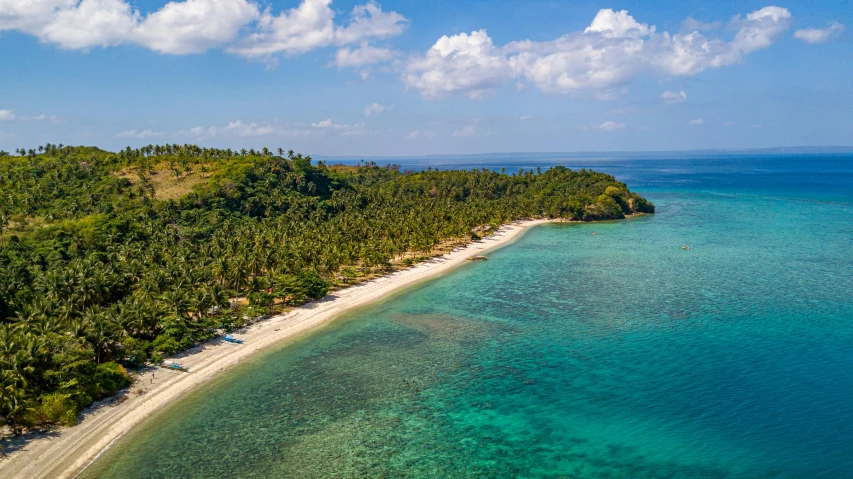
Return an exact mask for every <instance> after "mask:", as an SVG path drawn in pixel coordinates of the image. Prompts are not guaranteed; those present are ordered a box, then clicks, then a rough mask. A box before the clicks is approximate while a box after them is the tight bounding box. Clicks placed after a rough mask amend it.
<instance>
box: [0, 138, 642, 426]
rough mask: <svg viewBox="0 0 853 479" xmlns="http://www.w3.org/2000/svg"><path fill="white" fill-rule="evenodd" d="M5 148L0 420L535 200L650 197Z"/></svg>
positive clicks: (609, 210)
mask: <svg viewBox="0 0 853 479" xmlns="http://www.w3.org/2000/svg"><path fill="white" fill-rule="evenodd" d="M3 153H4V154H0V421H2V422H3V423H4V424H6V425H7V426H9V427H10V428H11V430H12V431H13V432H14V433H15V434H19V433H21V432H22V431H24V430H26V429H28V428H34V427H46V426H51V425H73V424H75V423H76V421H77V416H78V414H79V413H80V412H81V411H82V409H83V408H85V407H86V406H87V405H89V404H91V403H92V402H93V401H97V400H99V399H101V398H104V397H108V396H111V395H114V394H115V393H116V392H118V391H119V390H120V389H122V388H125V387H127V386H128V385H129V384H130V382H131V379H130V377H129V375H128V373H127V369H128V368H134V367H139V366H141V365H144V364H152V363H154V364H156V363H157V362H159V361H162V358H163V357H165V356H169V355H171V354H173V353H175V352H176V351H179V350H182V349H185V348H188V347H191V346H193V345H195V344H198V343H199V342H203V341H206V340H209V339H211V338H214V337H217V336H221V335H223V334H225V333H226V332H228V331H231V330H234V329H235V328H239V327H241V326H243V325H244V324H245V323H246V322H247V321H251V320H253V318H259V317H264V316H266V315H268V314H271V313H273V312H276V311H281V310H283V309H285V308H288V307H293V306H297V305H299V304H301V303H303V302H305V301H310V300H312V299H318V298H322V297H323V296H325V295H326V294H327V293H328V292H329V290H330V289H333V288H337V287H343V286H346V285H348V284H352V283H354V282H358V281H361V280H364V279H367V278H370V277H373V276H375V275H378V274H383V273H384V272H387V271H390V270H391V269H392V268H401V267H406V266H410V265H412V264H414V263H416V262H418V261H421V260H423V259H425V258H427V257H430V256H431V255H435V254H438V253H440V252H442V251H446V249H442V248H446V247H447V246H448V245H452V244H459V243H461V242H467V241H471V240H477V239H479V238H480V237H481V236H483V235H485V234H488V233H489V232H490V231H493V230H494V229H496V228H497V227H499V226H500V225H502V224H505V223H507V222H510V221H513V220H516V219H521V218H531V217H548V218H563V219H567V220H579V221H592V220H605V219H619V218H624V217H625V216H626V215H629V214H635V213H653V212H654V205H652V204H651V203H649V202H648V201H646V200H645V199H644V198H642V197H641V196H639V195H637V194H636V193H632V192H630V191H629V190H628V188H627V187H626V185H625V184H623V183H620V182H618V181H616V179H615V178H613V177H612V176H610V175H606V174H602V173H596V172H593V171H588V170H580V171H572V170H570V169H567V168H564V167H554V168H550V169H547V170H545V171H538V170H536V171H518V172H513V173H511V174H508V173H505V172H503V171H501V172H497V171H489V170H486V169H475V170H468V171H463V170H453V171H439V170H434V169H427V170H426V171H417V172H414V171H404V170H401V168H399V167H398V166H396V165H387V166H379V165H376V164H375V163H364V162H362V163H360V164H358V165H355V166H344V165H327V164H324V163H322V162H319V163H318V162H312V160H311V158H310V157H304V156H302V155H299V154H295V153H294V152H292V151H289V152H285V151H283V150H282V149H278V150H277V151H271V150H268V149H267V148H263V149H261V150H258V151H255V150H248V151H247V150H240V151H232V150H221V149H210V148H202V147H198V146H195V145H149V146H147V147H143V148H139V149H131V148H127V149H125V150H123V151H119V152H108V151H104V150H100V149H98V148H94V147H71V146H65V145H51V144H48V145H44V146H40V147H38V148H36V149H25V148H19V149H17V150H16V151H15V153H14V154H6V153H5V152H3Z"/></svg>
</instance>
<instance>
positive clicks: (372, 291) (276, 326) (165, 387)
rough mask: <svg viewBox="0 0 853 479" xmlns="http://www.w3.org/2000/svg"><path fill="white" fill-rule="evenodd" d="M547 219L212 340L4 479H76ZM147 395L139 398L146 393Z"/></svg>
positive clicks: (10, 462)
mask: <svg viewBox="0 0 853 479" xmlns="http://www.w3.org/2000/svg"><path fill="white" fill-rule="evenodd" d="M547 222H549V221H548V220H528V221H521V222H517V223H514V224H510V225H505V226H503V227H502V228H501V229H500V230H498V232H497V233H495V234H494V235H492V236H489V237H487V238H484V239H483V240H481V241H478V242H475V243H470V244H468V245H466V246H465V247H463V248H457V249H456V250H454V251H452V252H450V253H447V254H445V255H443V256H439V257H436V258H433V259H432V260H430V261H426V262H424V263H421V264H419V265H417V266H414V267H412V268H408V269H405V270H402V271H397V272H395V273H393V274H390V275H387V276H382V277H380V278H376V279H374V280H371V281H368V282H365V283H362V284H359V285H356V286H352V287H349V288H345V289H342V290H339V291H335V292H334V293H333V294H332V296H331V297H327V298H326V299H324V300H321V301H317V302H314V303H311V304H308V305H306V306H304V307H300V308H297V309H295V310H293V311H290V312H288V313H286V314H283V315H279V316H274V317H272V318H270V319H267V320H264V321H260V322H258V323H255V324H253V325H252V326H250V327H248V328H247V329H246V331H245V332H244V333H241V334H239V335H238V337H240V338H241V339H243V340H245V343H244V344H241V345H233V344H229V343H225V342H222V341H211V342H207V343H205V344H203V345H201V346H199V347H196V348H193V349H191V350H190V351H187V352H185V353H183V354H181V355H180V361H181V363H182V364H184V365H185V366H187V367H189V369H190V371H191V373H189V374H187V373H181V372H173V371H167V370H164V369H158V370H156V371H155V372H154V373H146V374H144V375H143V376H142V377H141V379H140V380H139V381H137V382H136V383H134V385H133V386H132V387H131V388H130V390H129V391H128V392H127V393H125V394H124V395H123V398H124V400H122V401H115V402H113V403H110V404H107V405H103V406H101V407H98V408H95V409H94V410H93V411H90V412H87V413H86V414H85V415H84V419H83V420H82V421H81V422H80V424H78V425H76V426H74V427H70V428H63V429H59V430H58V431H56V433H55V434H51V435H46V436H44V437H38V438H35V439H32V440H28V441H27V442H26V443H25V444H24V445H23V446H22V447H21V448H20V449H17V450H13V451H11V452H9V453H8V454H7V455H6V456H5V457H3V458H2V459H0V477H3V478H6V479H42V478H51V479H52V478H72V477H74V476H76V475H77V474H79V472H80V471H81V470H83V469H84V468H86V467H87V466H88V465H89V464H91V463H92V462H93V461H94V460H95V459H96V458H97V457H98V456H99V455H100V454H101V453H102V452H103V451H104V450H105V449H106V448H107V447H109V446H110V445H111V444H113V443H114V442H115V441H116V440H117V439H118V438H119V437H121V436H122V435H124V434H125V433H126V432H127V431H129V430H130V429H131V428H132V427H134V426H136V425H138V424H139V423H141V422H142V421H144V420H145V419H146V418H148V417H150V416H151V415H152V414H154V413H155V412H156V411H158V410H159V409H161V408H163V407H164V406H166V405H168V404H169V403H171V402H172V401H173V400H174V399H175V398H177V397H179V396H181V395H182V394H184V393H186V392H188V391H190V390H191V389H193V388H194V387H196V386H198V385H199V384H202V383H204V382H205V381H207V380H208V379H210V378H211V377H213V376H214V375H216V374H217V373H220V372H222V371H225V370H227V369H229V368H230V367H232V366H233V365H235V364H236V363H238V362H239V361H241V360H243V359H245V358H247V357H249V356H251V355H253V354H255V353H257V352H258V351H261V350H264V349H267V348H269V347H270V346H273V345H275V344H278V343H279V342H281V341H283V340H285V339H290V338H294V337H296V336H298V335H301V334H304V333H306V332H308V331H311V330H314V329H316V328H318V327H320V326H323V325H326V324H329V323H330V322H331V320H332V319H334V318H336V317H338V316H340V315H341V314H343V313H346V312H348V311H350V310H353V309H356V308H360V307H362V306H366V305H368V304H370V303H373V302H375V301H378V300H381V299H384V298H387V297H388V296H390V295H392V294H394V293H397V292H399V291H401V290H403V289H405V288H408V287H409V286H412V285H414V284H416V283H419V282H421V281H423V280H426V279H429V278H433V277H436V276H439V275H441V274H443V273H445V272H447V271H450V270H451V269H453V268H455V267H457V266H459V265H461V264H463V263H465V260H466V258H467V257H468V256H470V255H475V254H482V253H484V252H486V251H488V250H494V249H496V248H498V247H501V246H505V245H507V244H510V243H511V242H512V241H514V240H515V239H517V238H518V237H520V236H521V235H522V234H523V233H524V232H526V231H527V230H529V229H530V228H531V227H533V226H537V225H540V224H543V223H547ZM140 393H141V394H140Z"/></svg>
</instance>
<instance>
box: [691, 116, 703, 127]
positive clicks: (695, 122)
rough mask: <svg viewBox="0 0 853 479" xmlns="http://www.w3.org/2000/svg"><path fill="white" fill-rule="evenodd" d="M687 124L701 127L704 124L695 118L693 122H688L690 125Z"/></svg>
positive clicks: (701, 120)
mask: <svg viewBox="0 0 853 479" xmlns="http://www.w3.org/2000/svg"><path fill="white" fill-rule="evenodd" d="M688 124H689V125H690V126H702V125H703V124H705V120H703V119H701V118H696V119H694V120H690V123H688Z"/></svg>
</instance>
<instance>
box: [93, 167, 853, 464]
mask: <svg viewBox="0 0 853 479" xmlns="http://www.w3.org/2000/svg"><path fill="white" fill-rule="evenodd" d="M483 161H485V162H478V163H476V164H475V163H466V164H463V163H455V164H454V165H446V164H445V165H438V166H440V167H449V166H456V167H489V168H500V167H505V168H506V169H507V171H517V169H518V168H535V167H537V166H540V167H547V166H549V165H553V164H564V165H566V166H570V167H572V168H580V167H587V168H591V169H595V170H597V171H604V172H607V173H611V174H613V175H615V176H616V177H617V179H619V180H621V181H624V182H625V183H627V184H628V186H629V187H630V188H631V189H632V190H633V191H637V192H639V193H641V194H643V195H644V196H646V197H647V198H649V199H650V200H651V201H653V202H654V203H655V204H656V206H657V213H656V214H655V215H649V216H645V217H639V218H633V219H628V220H624V221H614V222H599V223H589V224H550V225H545V226H540V227H537V228H534V229H532V230H531V231H529V232H528V233H527V234H526V235H524V236H523V237H521V238H520V239H519V240H518V241H516V242H515V243H513V244H511V245H509V246H507V247H504V248H502V249H500V250H497V251H495V252H493V253H491V254H490V255H489V261H485V262H472V263H470V264H466V265H464V266H462V267H460V268H458V269H456V270H455V271H453V272H452V273H450V274H447V275H445V276H443V277H441V278H438V279H435V280H432V281H429V282H426V283H423V284H420V285H418V286H416V287H414V288H411V289H409V290H407V291H403V292H401V293H399V294H396V295H395V296H394V297H392V298H389V299H388V300H386V301H383V302H381V303H378V304H375V305H372V306H370V307H367V308H364V309H361V310H358V311H355V312H352V313H350V314H348V315H346V316H344V317H342V318H340V319H339V320H337V321H335V322H334V323H332V324H331V325H330V326H328V327H326V328H324V329H322V330H320V331H318V332H316V333H313V334H311V335H308V336H305V337H302V338H299V339H297V340H293V341H291V342H289V343H288V344H284V345H282V346H281V347H278V348H276V349H275V350H272V351H269V352H266V353H263V354H261V355H259V356H257V357H255V358H252V359H251V360H249V361H246V362H244V363H242V364H241V365H240V366H238V367H236V368H234V369H232V370H231V371H230V372H228V373H226V374H223V375H222V376H221V377H219V378H215V379H213V380H211V381H210V382H209V383H208V384H206V385H205V386H203V387H201V388H199V389H197V390H195V391H194V392H192V393H191V394H189V395H187V396H185V397H183V398H181V399H180V400H179V402H178V403H176V404H175V405H173V406H171V407H169V408H166V409H164V410H163V411H162V412H160V413H159V414H157V415H156V417H154V418H153V419H151V420H149V421H147V422H146V423H144V424H143V425H141V426H140V427H138V428H136V429H134V430H132V431H131V432H130V433H128V434H127V435H126V436H124V437H122V438H121V439H120V440H118V441H117V442H116V443H115V444H114V445H113V447H111V448H110V449H109V450H108V451H107V452H106V453H104V454H103V456H102V457H101V458H100V459H98V460H97V461H96V462H95V463H94V464H93V465H92V466H91V467H89V468H88V469H87V470H86V471H85V472H84V473H83V474H82V475H81V476H80V477H82V478H95V477H97V478H121V479H130V478H179V477H180V478H190V477H192V478H222V477H242V478H261V477H263V478H272V477H275V478H285V477H294V478H310V477H317V478H319V477H323V478H326V477H353V478H361V477H413V478H414V477H418V478H421V477H489V478H501V477H513V478H514V477H531V478H533V477H543V478H550V477H553V478H557V477H571V478H851V477H853V157H850V156H821V155H800V156H796V155H788V156H764V157H762V156H743V157H735V156H728V157H710V158H682V159H666V160H653V159H643V160H630V159H613V160H608V159H589V160H584V159H579V158H567V159H560V158H547V159H540V160H537V159H536V158H529V157H525V158H515V159H514V158H509V157H505V158H489V159H487V160H483ZM404 166H406V165H404ZM421 166H423V165H415V166H413V168H414V167H421ZM682 245H688V246H689V248H690V249H689V250H684V249H682V248H681V246H682ZM248 347H251V345H249V346H248Z"/></svg>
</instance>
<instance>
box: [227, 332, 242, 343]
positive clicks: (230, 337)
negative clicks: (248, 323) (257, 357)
mask: <svg viewBox="0 0 853 479" xmlns="http://www.w3.org/2000/svg"><path fill="white" fill-rule="evenodd" d="M225 340H226V341H228V342H229V343H234V344H243V340H242V339H237V338H235V337H234V336H231V335H230V334H226V335H225Z"/></svg>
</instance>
